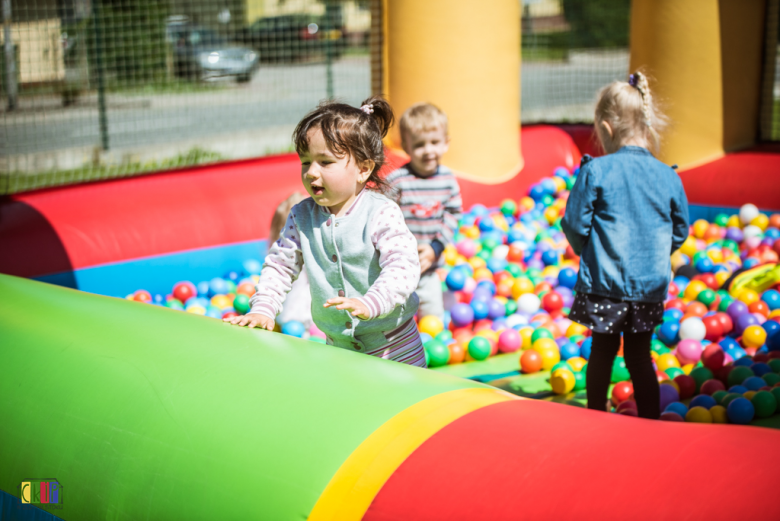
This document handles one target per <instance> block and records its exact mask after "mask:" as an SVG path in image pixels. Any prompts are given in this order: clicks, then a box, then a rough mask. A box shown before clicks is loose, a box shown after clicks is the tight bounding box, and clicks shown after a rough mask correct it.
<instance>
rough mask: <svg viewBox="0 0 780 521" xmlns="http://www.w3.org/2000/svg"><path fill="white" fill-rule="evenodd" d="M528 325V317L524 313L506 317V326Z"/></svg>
mask: <svg viewBox="0 0 780 521" xmlns="http://www.w3.org/2000/svg"><path fill="white" fill-rule="evenodd" d="M525 325H528V318H527V317H524V316H523V315H520V314H517V313H514V314H512V315H509V316H508V317H506V327H512V328H513V327H515V326H525Z"/></svg>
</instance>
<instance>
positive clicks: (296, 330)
mask: <svg viewBox="0 0 780 521" xmlns="http://www.w3.org/2000/svg"><path fill="white" fill-rule="evenodd" d="M305 332H306V328H305V327H304V325H303V324H302V323H301V322H298V321H297V320H290V321H289V322H286V323H285V324H284V325H283V326H282V333H283V334H285V335H290V336H294V337H298V338H301V337H302V336H303V334H304V333H305Z"/></svg>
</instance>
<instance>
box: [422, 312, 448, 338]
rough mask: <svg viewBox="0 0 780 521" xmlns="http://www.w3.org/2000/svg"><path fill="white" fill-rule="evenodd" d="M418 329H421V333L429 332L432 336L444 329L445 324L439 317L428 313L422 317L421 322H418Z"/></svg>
mask: <svg viewBox="0 0 780 521" xmlns="http://www.w3.org/2000/svg"><path fill="white" fill-rule="evenodd" d="M417 329H419V330H420V333H428V334H429V335H431V336H436V335H438V334H439V333H441V332H442V331H444V324H443V323H442V321H441V319H440V318H439V317H436V316H434V315H428V316H426V317H422V318H421V319H420V322H419V323H418V324H417Z"/></svg>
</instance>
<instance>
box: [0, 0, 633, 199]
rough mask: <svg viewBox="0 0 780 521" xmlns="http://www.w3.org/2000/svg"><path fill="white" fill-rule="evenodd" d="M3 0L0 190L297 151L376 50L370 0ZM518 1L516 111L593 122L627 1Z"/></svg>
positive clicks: (615, 72) (619, 69) (366, 75)
mask: <svg viewBox="0 0 780 521" xmlns="http://www.w3.org/2000/svg"><path fill="white" fill-rule="evenodd" d="M0 1H3V6H4V12H3V14H4V22H5V23H4V27H3V29H4V30H3V31H2V33H1V34H0V37H1V38H2V42H3V49H4V52H3V53H1V56H2V58H1V61H2V63H0V69H1V70H2V78H3V80H2V82H0V95H1V96H0V97H1V99H2V107H0V176H1V178H0V194H2V193H15V192H21V191H26V190H31V189H35V188H40V187H46V186H55V185H62V184H68V183H75V182H81V181H88V180H94V179H105V178H111V177H119V176H125V175H135V174H139V173H144V172H151V171H158V170H163V169H171V168H178V167H184V166H191V165H196V164H202V163H208V162H215V161H223V160H231V159H241V158H248V157H257V156H262V155H267V154H272V153H279V152H284V151H288V150H291V142H290V134H291V131H292V129H293V127H294V126H295V124H296V123H297V122H298V121H299V120H300V118H301V117H302V116H303V115H304V114H305V113H306V112H307V111H309V110H311V108H313V107H314V106H315V105H316V104H317V103H318V102H319V101H320V100H322V99H324V98H328V97H337V98H340V99H343V100H345V101H347V102H349V103H353V104H357V103H359V102H360V101H361V100H362V99H364V98H365V97H367V96H368V95H369V94H370V93H371V92H372V83H371V82H372V66H373V67H374V68H376V67H377V64H378V63H381V60H380V59H379V53H380V52H381V41H382V39H381V34H378V32H380V31H381V23H378V22H379V20H378V18H379V16H380V14H379V13H381V8H380V6H381V2H380V0H216V1H215V0H0ZM518 1H519V2H520V3H521V6H522V20H518V24H522V30H523V38H522V49H521V52H522V58H523V62H522V63H523V64H522V95H521V96H522V112H521V115H520V117H521V120H522V121H523V122H524V123H534V122H572V121H574V122H588V121H591V120H592V118H593V105H594V101H595V95H596V92H597V91H598V89H599V88H600V87H601V86H603V85H605V84H606V83H609V82H610V81H613V80H615V79H624V78H625V77H626V74H627V72H628V70H627V69H628V30H629V27H628V23H629V5H630V0H518ZM485 8H486V9H488V8H489V5H488V4H486V5H485ZM372 19H373V24H372ZM372 52H373V53H374V54H375V56H373V59H372ZM375 72H376V71H375ZM376 76H377V75H376V74H374V79H376ZM374 90H376V86H374Z"/></svg>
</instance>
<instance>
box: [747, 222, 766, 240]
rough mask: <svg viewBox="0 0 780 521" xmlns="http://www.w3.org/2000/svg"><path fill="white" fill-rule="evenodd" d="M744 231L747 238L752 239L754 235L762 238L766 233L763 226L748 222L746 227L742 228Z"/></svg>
mask: <svg viewBox="0 0 780 521" xmlns="http://www.w3.org/2000/svg"><path fill="white" fill-rule="evenodd" d="M742 233H744V234H745V239H750V238H752V237H758V238H761V237H762V236H763V235H764V232H762V231H761V228H759V227H758V226H756V225H754V224H748V225H747V226H745V229H744V230H742Z"/></svg>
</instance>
